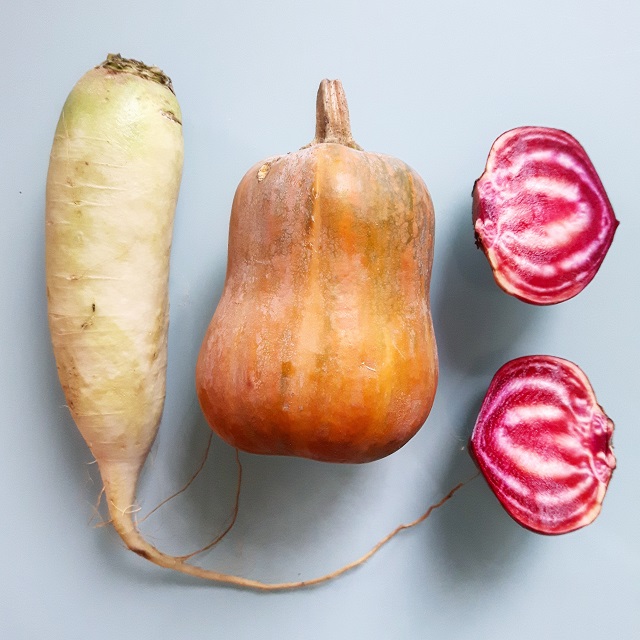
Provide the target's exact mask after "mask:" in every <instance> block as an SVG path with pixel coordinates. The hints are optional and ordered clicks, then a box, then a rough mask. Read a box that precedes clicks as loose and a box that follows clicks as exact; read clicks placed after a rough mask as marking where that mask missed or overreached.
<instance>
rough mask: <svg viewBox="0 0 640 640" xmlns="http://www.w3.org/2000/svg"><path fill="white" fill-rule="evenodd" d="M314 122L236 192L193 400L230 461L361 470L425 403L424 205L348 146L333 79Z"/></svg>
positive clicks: (401, 169)
mask: <svg viewBox="0 0 640 640" xmlns="http://www.w3.org/2000/svg"><path fill="white" fill-rule="evenodd" d="M316 119H317V122H316V136H315V139H314V140H313V142H311V144H309V145H307V146H306V147H303V148H302V149H300V150H299V151H297V152H295V153H289V154H286V155H282V156H276V157H272V158H269V159H267V160H265V161H263V162H260V163H258V164H256V165H255V166H254V167H252V168H251V169H250V170H249V172H248V173H247V174H246V175H245V176H244V178H243V179H242V181H241V182H240V184H239V186H238V188H237V191H236V194H235V197H234V201H233V206H232V211H231V221H230V229H229V251H228V264H227V275H226V280H225V285H224V290H223V293H222V297H221V299H220V302H219V304H218V306H217V308H216V311H215V313H214V316H213V318H212V320H211V323H210V325H209V327H208V330H207V331H206V334H205V336H204V340H203V343H202V347H201V350H200V354H199V357H198V361H197V365H196V389H197V394H198V399H199V401H200V405H201V407H202V410H203V413H204V415H205V417H206V419H207V421H208V423H209V424H210V426H211V428H212V429H213V430H214V431H215V432H216V433H217V434H218V435H219V436H220V437H222V438H223V439H224V440H225V441H227V442H228V443H230V444H231V445H233V446H234V447H237V448H239V449H241V450H244V451H248V452H252V453H260V454H275V455H294V456H302V457H307V458H312V459H315V460H322V461H327V462H346V463H359V462H368V461H372V460H376V459H379V458H381V457H384V456H387V455H389V454H391V453H393V452H394V451H396V450H398V449H399V448H400V447H402V446H403V445H404V444H405V443H406V442H407V441H408V440H409V439H410V438H411V437H413V436H414V435H415V433H416V432H417V431H418V430H419V429H420V427H421V426H422V424H423V423H424V421H425V420H426V418H427V416H428V414H429V412H430V410H431V406H432V404H433V399H434V396H435V392H436V386H437V378H438V362H437V354H436V343H435V337H434V332H433V324H432V320H431V313H430V307H429V284H430V278H431V267H432V259H433V242H434V212H433V205H432V201H431V197H430V195H429V192H428V190H427V187H426V186H425V184H424V182H423V181H422V179H421V178H420V176H419V175H418V174H417V173H416V172H415V171H414V170H413V169H411V168H410V167H408V166H407V165H406V164H405V163H403V162H402V161H400V160H398V159H396V158H393V157H390V156H386V155H379V154H374V153H367V152H365V151H363V150H362V149H361V148H360V147H359V146H358V145H357V144H356V143H355V142H354V140H353V138H352V136H351V128H350V123H349V112H348V108H347V102H346V98H345V95H344V91H343V89H342V85H341V83H340V82H339V81H337V80H333V81H329V80H323V81H322V83H321V84H320V88H319V90H318V98H317V107H316Z"/></svg>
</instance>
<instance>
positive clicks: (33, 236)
mask: <svg viewBox="0 0 640 640" xmlns="http://www.w3.org/2000/svg"><path fill="white" fill-rule="evenodd" d="M107 52H120V53H122V54H123V55H125V56H129V57H135V58H140V59H142V60H144V61H146V62H148V63H151V64H155V65H158V66H160V67H162V68H163V69H165V70H166V71H167V73H169V74H170V75H171V77H172V78H173V81H174V85H175V89H176V92H177V95H178V98H179V100H180V103H181V105H182V110H183V115H184V133H185V146H186V162H185V170H184V179H183V184H182V191H181V195H180V202H179V208H178V212H177V219H176V226H175V242H174V246H173V254H172V260H173V262H172V271H171V304H172V307H171V330H170V354H169V357H170V365H169V372H168V398H167V404H166V411H165V416H164V420H163V424H162V428H161V436H160V438H159V440H158V443H157V446H156V447H155V448H154V452H153V454H152V458H151V459H150V462H149V464H148V466H147V469H146V472H145V475H144V479H143V482H142V485H141V487H140V500H141V503H142V505H143V508H144V510H148V509H149V508H150V507H152V506H153V505H155V504H157V503H158V502H159V500H160V499H161V498H162V497H164V496H166V495H168V494H170V493H171V492H172V491H173V490H174V489H176V488H177V487H179V486H180V485H181V484H182V483H183V482H184V481H185V480H186V479H187V478H188V477H189V476H190V475H191V473H192V472H193V470H194V469H195V467H196V466H197V464H198V461H199V459H200V456H201V455H202V452H203V449H204V446H205V444H206V438H207V434H208V430H207V428H206V427H205V425H204V422H203V420H202V418H201V416H200V413H199V409H198V407H197V404H196V402H195V395H194V388H193V368H194V362H195V358H196V354H197V350H198V347H199V342H200V339H201V336H202V333H203V331H204V328H205V326H206V324H207V323H208V320H209V317H210V316H211V313H212V311H213V309H214V306H215V304H216V301H217V299H218V296H219V294H220V290H221V286H222V281H223V276H224V269H225V260H226V235H227V223H228V215H229V208H230V204H231V199H232V196H233V192H234V189H235V186H236V184H237V183H238V181H239V180H240V178H241V177H242V175H243V174H244V172H245V171H246V170H247V169H248V168H249V167H250V166H251V165H252V164H253V163H255V162H257V161H259V160H260V159H262V158H264V157H266V156H269V155H272V154H277V153H283V152H287V151H290V150H295V149H297V148H298V147H300V146H301V145H303V144H305V143H307V142H308V141H309V140H310V139H311V137H312V135H313V130H314V122H313V118H314V100H315V92H316V88H317V85H318V83H319V81H320V80H321V79H322V78H323V77H339V78H341V79H342V81H343V83H344V86H345V89H346V91H347V95H348V98H349V102H350V107H351V116H352V124H353V131H354V136H355V138H356V140H357V141H358V142H359V143H360V144H361V145H362V146H363V147H365V148H366V149H368V150H372V151H380V152H385V153H389V154H392V155H396V156H398V157H400V158H402V159H403V160H405V161H406V162H408V163H409V164H411V165H412V166H413V167H414V168H415V169H417V170H418V172H419V173H420V174H421V175H422V176H423V177H424V178H425V180H426V182H427V184H428V185H429V187H430V190H431V192H432V195H433V199H434V202H435V205H436V210H437V242H436V256H435V265H434V278H433V309H434V319H435V325H436V332H437V336H438V342H439V348H440V358H441V384H440V387H439V391H438V396H437V400H436V404H435V407H434V410H433V412H432V415H431V417H430V418H429V420H428V422H427V425H426V426H425V427H424V429H422V431H421V432H420V433H419V435H418V436H417V437H416V438H415V439H414V440H412V441H411V442H410V443H409V444H408V445H407V446H406V447H405V448H404V449H402V450H401V451H400V452H398V453H397V454H395V455H393V456H391V457H389V458H387V459H385V460H382V461H380V462H377V463H373V464H370V465H366V466H362V467H340V466H331V465H322V464H319V463H313V462H309V461H303V460H294V459H266V458H258V457H253V456H247V455H244V456H242V460H243V463H244V471H245V474H244V486H243V494H242V503H241V515H240V518H239V521H238V523H237V526H236V528H235V530H234V531H233V533H232V534H231V535H230V536H229V537H228V538H227V540H226V541H225V543H224V544H223V545H221V546H220V547H219V548H218V549H217V550H216V551H215V552H213V553H211V554H210V555H208V556H206V557H205V558H203V559H202V562H203V563H205V564H206V565H207V566H210V567H216V568H219V569H223V570H228V571H233V572H238V573H240V574H242V575H246V576H250V577H255V578H261V579H263V580H269V581H278V580H295V579H299V578H303V577H313V576H315V575H319V574H321V573H324V572H327V571H329V570H332V569H335V568H337V567H339V566H340V565H342V564H343V563H345V562H347V561H350V560H352V559H353V558H355V557H357V556H358V555H360V554H361V553H363V552H364V551H365V550H367V549H368V548H369V547H370V546H371V545H372V544H373V543H374V542H375V541H376V540H378V539H379V538H380V537H382V536H383V535H384V534H385V533H387V532H388V531H389V530H391V529H392V528H393V527H394V526H395V525H397V524H398V523H400V522H403V521H408V520H411V519H413V518H414V517H416V516H418V515H419V514H420V513H422V512H423V511H424V510H425V508H426V507H427V506H428V505H429V504H430V503H431V502H433V501H435V500H437V499H438V498H439V497H440V496H441V495H443V494H444V493H445V492H446V491H447V490H448V489H449V488H450V487H451V486H452V485H453V484H454V483H456V482H457V481H459V480H461V479H463V478H465V477H467V476H468V475H469V474H470V473H472V471H473V465H472V464H471V463H470V461H469V458H468V454H467V451H466V448H465V445H466V440H467V438H468V435H469V433H470V431H471V428H472V426H473V422H474V419H475V415H476V413H477V410H478V407H479V403H480V400H481V398H482V395H483V393H484V391H485V389H486V387H487V385H488V383H489V380H490V378H491V376H492V375H493V373H494V372H495V370H496V369H497V368H498V367H499V366H500V365H501V364H503V363H504V362H505V361H506V360H508V359H510V358H512V357H515V356H519V355H523V354H526V353H536V352H541V353H550V354H555V355H559V356H563V357H566V358H569V359H571V360H573V361H575V362H576V363H578V364H579V365H580V366H581V367H582V368H583V369H584V370H585V372H586V373H587V375H589V377H590V379H591V381H592V383H593V386H594V388H595V390H596V392H597V394H598V399H599V401H600V402H601V404H602V405H603V406H604V407H605V409H606V410H607V411H608V413H609V414H610V415H611V417H612V418H613V419H614V420H615V422H616V424H617V430H616V435H615V445H616V453H617V457H618V463H619V468H618V470H617V471H616V473H615V475H614V478H613V480H612V482H611V486H610V490H609V494H608V496H607V499H606V501H605V505H604V510H603V512H602V515H601V516H600V518H599V519H598V520H597V521H596V523H595V524H593V525H592V526H590V527H588V528H586V529H584V530H582V531H580V532H577V533H574V534H571V535H567V536H564V537H559V538H544V537H540V536H536V535H534V534H531V533H529V532H527V531H525V530H523V529H521V528H520V527H518V526H517V525H516V524H515V523H514V522H513V521H512V520H511V519H510V518H509V517H508V516H507V515H506V514H505V513H504V512H503V511H502V509H501V508H500V506H499V505H498V504H497V501H496V500H495V498H494V497H493V495H492V494H491V493H490V492H489V490H488V489H487V487H486V484H485V483H484V481H483V480H482V479H476V480H475V481H474V482H473V483H472V484H471V485H470V486H468V487H466V488H465V489H464V490H463V492H461V493H460V494H458V495H457V496H456V497H455V498H454V499H453V500H452V501H451V502H450V503H449V504H448V505H447V506H446V507H444V508H443V509H441V510H440V511H438V512H437V513H436V514H434V516H433V517H432V518H431V519H430V520H429V521H427V522H426V523H424V524H423V525H422V526H420V527H419V528H416V529H413V530H410V531H407V532H405V533H403V534H402V535H401V536H399V537H397V538H396V539H395V540H394V541H393V542H391V543H390V544H389V545H388V546H387V547H385V548H384V549H383V551H382V552H381V553H379V554H378V555H377V556H376V557H375V558H373V559H372V560H371V561H370V562H369V563H368V564H367V565H366V566H364V567H362V568H360V569H358V570H356V571H354V572H352V573H351V574H349V575H347V576H344V577H343V578H341V579H339V580H337V581H335V582H333V583H331V584H328V585H325V586H322V587H318V588H315V589H309V590H306V591H298V592H294V593H285V594H277V595H273V594H271V595H264V594H258V593H253V592H248V591H238V590H235V589H232V588H227V587H220V586H216V585H212V584H207V583H203V582H198V581H195V580H191V579H188V578H186V577H183V576H181V575H179V574H176V573H171V572H168V571H166V570H162V569H160V568H157V567H155V566H153V565H151V564H149V563H147V562H145V561H144V560H142V559H140V558H138V557H136V556H134V555H133V554H130V553H128V552H125V550H124V549H123V548H122V545H121V544H120V543H119V540H118V539H117V537H116V536H115V534H114V533H113V532H112V531H111V530H110V529H109V528H107V527H105V528H94V527H93V526H92V524H88V521H89V519H90V518H91V515H92V513H93V503H94V501H95V499H96V496H97V493H98V490H99V487H100V484H99V479H98V477H97V474H96V470H95V467H94V466H91V465H89V462H90V461H91V457H90V455H89V453H88V450H87V448H86V446H85V445H84V442H83V441H82V440H81V438H80V437H79V435H78V434H77V432H76V431H75V427H74V426H73V424H72V422H71V420H70V418H69V415H68V412H67V410H66V409H65V408H64V406H63V405H64V398H63V396H62V393H61V391H60V388H59V384H58V381H57V378H56V372H55V366H54V363H53V358H52V355H51V350H50V346H49V339H48V333H47V324H46V313H45V295H44V283H43V226H44V225H43V205H44V184H45V176H46V170H47V162H48V154H49V149H50V145H51V141H52V136H53V131H54V128H55V125H56V121H57V118H58V115H59V112H60V108H61V106H62V103H63V101H64V99H65V97H66V95H67V93H68V92H69V90H70V89H71V87H72V86H73V84H74V83H75V82H76V81H77V79H78V78H79V77H80V76H81V75H82V74H83V73H84V72H85V71H86V70H87V69H89V68H90V67H91V66H93V65H95V64H98V63H99V62H101V61H102V59H103V58H104V57H105V55H106V54H107ZM0 59H1V60H2V65H1V66H0V95H1V100H0V208H1V211H2V220H3V233H2V240H3V242H2V251H0V260H1V261H2V269H1V270H0V288H1V289H0V301H1V305H0V362H1V363H2V364H1V375H2V386H1V387H0V389H1V394H2V396H1V402H0V411H1V417H0V429H1V433H2V440H1V446H0V487H1V488H0V505H1V509H2V524H1V526H0V542H1V543H2V549H3V553H4V556H3V559H2V563H1V568H0V636H1V637H3V638H7V639H8V640H14V639H15V640H22V639H32V638H48V639H52V640H56V639H58V638H60V639H62V638H65V639H75V638H91V639H94V638H95V639H98V640H101V639H103V638H121V639H122V640H129V639H134V638H136V639H137V638H152V637H153V638H158V639H165V638H166V639H169V638H171V639H174V638H175V639H182V638H190V639H193V640H196V639H200V638H207V639H211V638H238V639H245V638H265V639H272V638H273V639H275V638H311V639H324V638H332V639H338V640H341V639H347V638H348V639H354V638H355V639H359V638H366V639H372V640H373V639H382V638H398V639H412V638H436V639H442V640H449V639H456V640H457V639H462V640H466V639H477V638H489V637H490V638H492V639H495V640H498V639H512V638H516V637H517V638H519V640H534V639H538V638H576V639H581V640H587V639H595V638H601V637H612V638H619V639H623V640H627V639H631V638H638V637H640V619H639V616H640V614H639V605H640V544H639V540H640V537H639V536H640V532H639V529H640V526H639V525H640V516H639V505H640V435H639V434H640V424H639V416H640V403H639V400H638V398H639V396H640V384H639V382H640V380H639V375H638V363H639V362H640V348H639V340H638V331H639V328H640V313H639V310H640V307H639V305H638V295H639V293H640V282H639V280H640V269H639V268H638V267H639V265H638V256H639V255H640V251H639V250H638V242H639V241H640V216H639V201H640V195H639V194H640V190H639V185H640V178H639V176H640V156H639V150H640V117H639V115H638V113H639V111H638V109H639V105H640V82H639V71H638V70H639V69H640V3H638V1H637V0H626V1H625V0H610V1H608V2H604V1H603V2H596V1H591V2H586V1H584V0H583V1H579V0H574V1H571V0H542V1H536V2H527V3H524V2H514V1H513V0H503V1H499V0H485V1H484V2H475V1H472V0H459V1H457V2H439V3H436V2H418V1H417V0H414V1H412V2H411V1H408V0H394V1H393V2H390V1H384V2H383V1H379V0H373V1H369V2H356V1H349V0H342V1H340V0H326V1H324V2H293V1H288V2H287V1H284V0H272V1H271V2H257V1H251V2H241V1H240V0H233V1H225V2H205V1H204V0H203V1H200V2H197V1H190V2H166V1H164V0H154V1H153V2H151V1H149V0H144V1H134V2H132V1H127V2H123V1H121V0H110V1H109V2H96V1H95V0H84V1H71V0H58V1H56V2H44V1H43V0H37V1H36V0H25V1H21V2H14V1H10V0H5V1H4V2H3V8H2V18H1V19H0ZM525 124H540V125H548V126H555V127H559V128H564V129H566V130H568V131H570V132H571V133H573V134H574V135H575V136H576V137H577V138H578V139H579V140H580V141H581V142H582V144H583V145H584V146H585V148H586V149H587V151H588V153H589V154H590V156H591V158H592V160H593V162H594V163H595V165H596V167H597V169H598V171H599V173H600V176H601V178H602V180H603V182H604V184H605V186H606V188H607V191H608V193H609V196H610V199H611V201H612V203H613V206H614V208H615V210H616V212H617V216H618V218H619V219H620V220H621V226H620V228H619V230H618V234H617V236H616V238H615V241H614V244H613V247H612V249H611V251H610V253H609V255H608V256H607V259H606V260H605V262H604V265H603V267H602V269H601V270H600V272H599V273H598V275H597V277H596V279H595V280H594V281H593V282H592V283H591V284H590V285H589V287H588V288H587V289H586V290H585V291H584V292H583V293H582V294H581V295H579V296H578V297H577V298H575V299H574V300H571V301H569V302H566V303H564V304H562V305H559V306H556V307H552V308H535V307H531V306H528V305H525V304H523V303H521V302H518V301H517V300H515V299H512V298H509V297H508V296H506V295H505V294H503V293H502V292H501V291H499V290H498V289H497V287H496V286H495V284H494V283H493V280H492V277H491V275H490V272H489V269H488V265H487V264H486V262H485V260H484V258H483V257H482V255H481V253H480V252H478V251H477V250H476V249H475V247H474V244H473V235H472V229H471V222H470V216H471V213H470V205H471V200H470V192H471V187H472V184H473V181H474V179H475V178H476V177H478V175H479V174H480V172H481V171H482V168H483V166H484V161H485V158H486V154H487V153H488V151H489V147H490V145H491V143H492V141H493V140H494V138H495V137H496V136H497V135H499V134H500V133H501V132H503V131H504V130H506V129H509V128H511V127H514V126H518V125H525ZM234 474H235V469H234V458H233V451H232V450H231V449H230V448H229V447H227V446H226V445H224V444H223V443H222V442H220V441H219V440H215V441H214V447H213V453H212V455H211V457H210V460H209V462H208V464H207V467H206V469H205V471H204V472H203V474H202V475H201V476H200V478H199V479H198V481H197V482H196V483H195V484H194V486H193V487H192V489H191V490H190V491H189V492H188V493H187V494H185V495H184V496H182V497H180V498H178V499H176V500H175V501H174V502H173V503H171V504H170V505H168V506H166V507H165V508H164V509H163V510H162V511H161V512H159V513H157V514H156V515H154V516H153V518H152V519H149V520H148V521H147V522H145V523H144V525H143V530H144V532H145V534H146V535H147V536H148V537H149V538H150V539H151V540H153V541H154V542H155V543H156V544H158V545H159V546H161V547H162V548H164V549H167V550H173V551H180V552H184V551H188V550H191V549H194V548H196V547H197V546H199V545H201V544H203V543H204V542H206V541H207V540H208V539H210V538H211V537H212V536H213V535H214V534H215V533H216V532H217V531H219V530H220V528H221V527H222V526H223V524H224V523H225V521H226V518H227V516H228V513H229V510H230V508H231V503H232V494H233V491H234V483H235V475H234ZM115 628H117V630H113V629H115Z"/></svg>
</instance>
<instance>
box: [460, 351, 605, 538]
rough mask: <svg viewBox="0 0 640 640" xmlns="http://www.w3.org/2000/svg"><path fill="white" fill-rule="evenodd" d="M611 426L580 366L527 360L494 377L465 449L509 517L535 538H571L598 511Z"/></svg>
mask: <svg viewBox="0 0 640 640" xmlns="http://www.w3.org/2000/svg"><path fill="white" fill-rule="evenodd" d="M613 428H614V425H613V422H612V421H611V420H610V419H609V417H608V416H607V415H606V414H605V412H604V411H603V409H602V407H601V406H600V405H599V404H598V403H597V401H596V397H595V394H594V392H593V389H592V387H591V384H590V383H589V380H588V379H587V377H586V375H585V374H584V372H583V371H582V370H581V369H580V368H579V367H578V366H577V365H575V364H574V363H572V362H569V361H568V360H564V359H562V358H557V357H555V356H541V355H538V356H524V357H521V358H516V359H515V360H511V361H510V362H507V363H506V364H505V365H503V366H502V367H501V368H500V369H499V371H498V372H497V373H496V374H495V376H494V378H493V380H492V381H491V384H490V386H489V389H488V391H487V394H486V396H485V399H484V401H483V403H482V407H481V409H480V414H479V416H478V419H477V421H476V424H475V427H474V429H473V434H472V435H471V442H470V450H471V453H472V455H473V457H474V458H475V460H476V462H477V464H478V466H479V467H480V470H481V472H482V474H483V475H484V477H485V478H486V480H487V482H488V484H489V486H490V487H491V489H492V490H493V492H494V493H495V495H496V497H497V498H498V500H500V502H501V503H502V505H503V507H504V508H505V509H506V511H507V512H508V513H509V515H510V516H512V517H513V518H514V520H516V521H517V522H518V523H520V524H521V525H522V526H524V527H526V528H528V529H531V530H532V531H535V532H537V533H544V534H560V533H568V532H570V531H574V530H576V529H579V528H581V527H584V526H586V525H588V524H590V523H591V522H593V520H594V519H595V518H596V517H597V516H598V514H599V513H600V510H601V508H602V501H603V500H604V497H605V493H606V491H607V487H608V485H609V480H610V479H611V475H612V473H613V470H614V469H615V466H616V459H615V456H614V453H613V449H612V446H611V438H612V435H613Z"/></svg>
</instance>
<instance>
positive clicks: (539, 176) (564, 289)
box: [473, 127, 619, 305]
mask: <svg viewBox="0 0 640 640" xmlns="http://www.w3.org/2000/svg"><path fill="white" fill-rule="evenodd" d="M473 224H474V229H475V235H476V243H477V245H478V246H479V247H480V248H481V249H482V250H483V251H484V253H485V254H486V256H487V259H488V260H489V263H490V264H491V268H492V270H493V275H494V278H495V280H496V282H497V283H498V285H499V286H500V287H501V288H502V289H504V291H506V292H507V293H509V294H510V295H513V296H515V297H516V298H519V299H520V300H524V301H525V302H529V303H531V304H537V305H546V304H556V303H558V302H563V301H564V300H568V299H569V298H572V297H573V296H575V295H577V294H578V293H580V291H582V289H584V287H586V286H587V284H588V283H589V282H590V281H591V280H592V279H593V277H594V276H595V274H596V273H597V271H598V269H599V268H600V265H601V264H602V261H603V260H604V257H605V255H606V254H607V251H608V250H609V247H610V246H611V242H612V241H613V236H614V234H615V231H616V228H617V226H618V224H619V223H618V220H617V219H616V217H615V214H614V212H613V209H612V207H611V204H610V202H609V199H608V197H607V194H606V192H605V190H604V187H603V186H602V182H601V181H600V178H599V176H598V174H597V173H596V170H595V168H594V166H593V164H592V163H591V161H590V160H589V157H588V156H587V154H586V152H585V150H584V149H583V148H582V146H581V145H580V143H579V142H578V141H577V140H576V139H575V138H574V137H572V136H571V135H569V134H568V133H566V132H564V131H560V130H559V129H551V128H548V127H519V128H517V129H512V130H511V131H507V132H506V133H503V134H502V135H501V136H500V137H499V138H498V139H497V140H496V141H495V142H494V143H493V146H492V147H491V151H490V153H489V157H488V159H487V165H486V167H485V170H484V173H483V174H482V176H480V178H478V180H476V182H475V184H474V187H473Z"/></svg>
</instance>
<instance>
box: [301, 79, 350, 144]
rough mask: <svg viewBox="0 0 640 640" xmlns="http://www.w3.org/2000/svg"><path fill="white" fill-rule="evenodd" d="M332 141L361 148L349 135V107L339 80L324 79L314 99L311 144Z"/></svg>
mask: <svg viewBox="0 0 640 640" xmlns="http://www.w3.org/2000/svg"><path fill="white" fill-rule="evenodd" d="M326 142H332V143H335V144H343V145H345V146H347V147H351V148H352V149H358V150H362V147H360V146H359V145H358V144H357V143H356V142H355V140H354V139H353V136H352V135H351V123H350V121H349V107H348V105H347V97H346V96H345V93H344V89H343V88H342V82H340V80H327V79H324V80H323V81H322V82H321V83H320V87H319V88H318V97H317V99H316V136H315V138H314V139H313V142H312V143H311V144H321V143H326Z"/></svg>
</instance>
